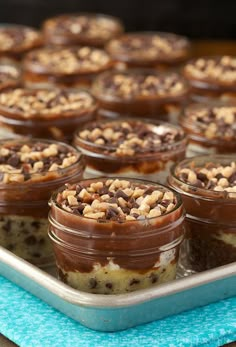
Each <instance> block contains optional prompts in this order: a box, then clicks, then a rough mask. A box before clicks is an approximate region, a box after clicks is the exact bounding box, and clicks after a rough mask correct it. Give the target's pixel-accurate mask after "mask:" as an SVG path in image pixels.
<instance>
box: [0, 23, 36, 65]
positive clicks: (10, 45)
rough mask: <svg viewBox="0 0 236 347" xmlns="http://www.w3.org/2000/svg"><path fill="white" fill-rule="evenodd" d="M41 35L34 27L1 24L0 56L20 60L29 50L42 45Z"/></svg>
mask: <svg viewBox="0 0 236 347" xmlns="http://www.w3.org/2000/svg"><path fill="white" fill-rule="evenodd" d="M42 43H43V42H42V37H41V34H40V32H39V31H37V30H36V29H34V28H31V27H28V26H25V25H17V24H1V27H0V57H4V58H10V59H12V60H14V61H15V60H21V59H22V57H23V55H24V54H25V53H27V52H29V51H30V50H33V49H35V48H38V47H40V46H42Z"/></svg>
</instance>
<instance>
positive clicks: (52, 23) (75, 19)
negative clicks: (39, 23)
mask: <svg viewBox="0 0 236 347" xmlns="http://www.w3.org/2000/svg"><path fill="white" fill-rule="evenodd" d="M122 31H123V30H122V26H121V24H120V22H119V21H118V20H117V19H115V18H113V17H109V16H102V15H92V14H90V15H87V14H86V15H83V14H78V15H77V14H74V15H61V16H57V17H54V18H50V19H48V20H47V21H46V22H45V24H44V32H45V34H46V35H49V36H50V37H49V41H52V42H54V41H55V42H57V40H56V38H57V37H58V36H66V37H64V40H66V39H68V41H69V42H70V40H73V42H74V43H76V42H78V43H80V40H82V39H83V40H86V39H88V40H89V39H97V40H99V42H100V41H101V40H103V41H104V43H105V42H106V41H108V40H110V39H112V38H113V37H116V36H117V35H118V34H120V33H121V32H122ZM54 36H55V38H54Z"/></svg>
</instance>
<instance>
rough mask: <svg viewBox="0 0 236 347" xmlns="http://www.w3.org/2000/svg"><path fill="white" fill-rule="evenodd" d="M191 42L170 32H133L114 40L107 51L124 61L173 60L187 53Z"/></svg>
mask: <svg viewBox="0 0 236 347" xmlns="http://www.w3.org/2000/svg"><path fill="white" fill-rule="evenodd" d="M188 49H189V42H188V40H187V39H186V38H185V37H183V36H178V35H174V34H170V33H132V34H126V35H123V36H121V37H119V38H118V39H114V40H112V41H111V42H110V43H109V44H108V47H107V51H108V52H109V53H110V54H111V56H112V57H114V58H117V59H119V60H124V61H128V62H129V61H145V60H147V61H152V60H159V61H170V62H171V61H172V60H175V59H176V58H180V57H182V55H185V54H186V53H187V51H188Z"/></svg>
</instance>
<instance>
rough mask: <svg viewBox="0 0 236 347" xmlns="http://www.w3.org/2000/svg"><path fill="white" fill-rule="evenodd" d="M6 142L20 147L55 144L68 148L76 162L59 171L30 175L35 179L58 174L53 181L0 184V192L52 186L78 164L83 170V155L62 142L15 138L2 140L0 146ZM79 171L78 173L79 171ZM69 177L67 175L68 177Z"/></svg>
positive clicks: (63, 178)
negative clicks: (20, 145) (46, 185)
mask: <svg viewBox="0 0 236 347" xmlns="http://www.w3.org/2000/svg"><path fill="white" fill-rule="evenodd" d="M8 141H10V142H15V143H17V144H22V145H27V144H28V143H30V144H33V143H37V142H39V143H44V144H45V143H46V144H57V145H59V146H63V147H66V148H68V149H69V150H70V151H71V152H72V153H74V155H75V156H77V160H76V161H75V162H74V163H73V164H71V165H69V166H67V167H65V168H61V169H59V170H53V171H42V172H35V173H32V174H30V176H31V177H37V176H44V175H45V174H49V173H52V174H54V173H57V172H58V173H59V174H60V176H59V177H58V178H55V179H51V180H47V181H42V182H33V181H31V182H30V181H24V182H21V183H10V184H6V183H5V184H4V183H1V182H0V190H2V189H4V190H5V189H7V190H8V189H19V187H31V186H34V187H40V186H42V185H45V184H46V183H47V184H49V185H50V184H52V185H53V184H54V183H55V182H57V183H58V182H60V181H61V180H62V181H63V180H65V174H66V173H67V171H69V170H73V169H75V168H76V167H77V166H78V165H79V164H81V170H82V169H83V160H84V159H83V154H82V153H81V152H80V151H79V150H78V149H76V148H75V147H73V146H71V145H68V144H66V143H64V142H59V141H54V140H46V139H41V138H33V139H31V138H30V137H24V138H19V139H16V138H7V139H4V140H0V146H1V145H4V144H5V143H7V142H8ZM81 170H80V171H81ZM0 172H1V171H0ZM1 173H3V174H5V173H6V174H8V175H9V176H11V175H14V176H15V175H21V173H14V172H12V173H9V172H1ZM75 174H76V173H74V172H73V173H72V176H73V175H75ZM70 176H71V175H69V177H70Z"/></svg>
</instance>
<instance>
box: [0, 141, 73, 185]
mask: <svg viewBox="0 0 236 347" xmlns="http://www.w3.org/2000/svg"><path fill="white" fill-rule="evenodd" d="M78 158H79V153H78V152H76V150H74V149H73V148H72V147H69V146H66V145H63V144H60V143H58V144H57V143H55V144H54V143H50V142H38V141H35V142H28V141H25V142H24V143H22V141H21V142H17V140H12V141H11V140H6V141H2V142H1V144H0V180H1V182H2V183H21V182H24V181H30V180H31V179H32V175H34V174H37V173H42V174H43V173H45V172H53V171H59V170H61V169H65V168H67V167H69V166H70V165H72V164H74V163H75V162H76V161H77V160H78Z"/></svg>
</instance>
